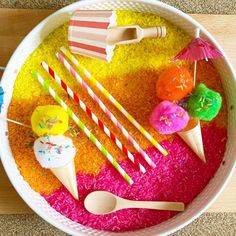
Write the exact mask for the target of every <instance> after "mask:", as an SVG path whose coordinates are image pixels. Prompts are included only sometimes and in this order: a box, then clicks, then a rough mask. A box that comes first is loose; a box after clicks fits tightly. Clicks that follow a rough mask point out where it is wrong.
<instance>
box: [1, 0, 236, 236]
mask: <svg viewBox="0 0 236 236" xmlns="http://www.w3.org/2000/svg"><path fill="white" fill-rule="evenodd" d="M118 1H119V0H118ZM118 1H116V0H82V1H79V2H75V3H72V4H70V5H68V6H65V7H63V8H61V9H59V10H57V11H55V12H54V13H52V14H51V15H49V16H48V17H46V18H45V19H44V20H42V21H41V22H40V23H39V24H37V25H36V26H35V27H34V28H33V29H32V30H31V31H30V32H29V33H28V34H27V35H26V36H25V37H24V39H23V40H22V41H21V43H20V44H19V45H18V46H17V48H16V50H15V51H14V53H13V54H12V56H11V57H10V59H9V61H8V63H7V66H6V69H5V71H4V73H3V76H2V80H1V84H2V83H7V76H6V74H7V71H8V68H9V67H10V65H12V64H14V61H15V59H16V57H17V55H18V54H19V51H20V50H21V47H22V45H23V44H24V42H25V41H27V39H28V38H29V37H30V36H31V35H34V34H37V32H38V30H39V29H40V28H41V27H43V26H44V25H46V24H47V22H48V21H49V20H50V19H52V18H53V17H54V16H56V15H59V14H60V13H63V12H70V11H71V9H73V8H76V7H83V6H86V5H91V4H95V3H104V2H118ZM127 1H129V2H140V3H144V4H145V3H146V4H151V5H155V6H159V7H161V8H163V9H165V10H167V11H169V12H172V13H174V14H177V15H179V16H180V17H182V18H184V19H185V20H187V21H188V22H190V23H191V24H192V25H195V26H196V27H199V28H200V29H201V31H202V32H204V34H205V35H207V37H208V38H210V40H211V41H212V42H213V43H214V44H215V45H216V46H217V47H218V48H219V49H220V50H221V52H222V53H223V55H224V59H225V61H226V63H227V66H228V67H229V70H230V72H231V73H232V75H233V77H234V78H236V73H235V72H234V69H233V66H232V64H231V62H230V60H229V58H228V56H227V55H226V54H225V52H224V50H223V48H222V47H221V46H220V44H219V43H218V42H217V41H216V40H215V38H214V37H213V36H212V35H211V34H210V33H209V32H208V31H207V30H206V29H205V27H203V26H202V25H201V24H199V23H198V22H197V21H196V20H194V19H193V18H192V17H191V16H189V15H187V14H186V13H184V12H182V11H181V10H179V9H177V8H175V7H173V6H170V5H168V4H166V3H163V2H160V1H156V0H127ZM122 2H123V1H122ZM124 2H125V1H124ZM234 80H235V83H236V79H234ZM3 156H4V155H3V151H2V150H1V149H0V158H1V161H2V164H3V167H4V169H5V172H6V174H7V176H8V178H9V179H10V182H11V184H12V185H13V186H14V188H15V190H16V191H17V193H18V194H19V195H20V196H21V198H22V199H23V200H24V201H25V202H26V204H27V205H28V206H29V207H30V208H31V209H32V210H33V211H34V212H35V213H37V214H38V215H39V216H40V217H41V218H42V219H44V220H46V221H47V222H49V223H50V224H52V225H53V226H55V227H56V228H58V229H60V230H62V231H64V232H66V233H69V234H71V235H81V236H82V235H86V234H85V233H83V234H80V233H79V232H75V231H74V230H72V229H70V228H69V227H67V226H64V225H61V224H60V223H59V222H58V221H56V220H54V219H52V218H50V217H49V216H47V215H46V216H45V213H44V211H42V210H41V209H40V208H39V207H36V206H35V205H34V204H32V203H31V201H30V200H29V199H28V198H27V194H26V193H25V192H24V191H22V190H21V189H20V186H18V185H17V184H16V183H15V181H14V179H13V176H12V175H11V174H10V173H11V172H10V168H9V166H8V165H7V159H5V158H3ZM235 167H236V160H235V161H234V164H233V165H232V168H231V170H230V171H228V173H227V174H226V177H225V181H224V183H223V184H222V185H221V186H220V187H219V188H218V190H217V191H216V194H215V195H214V197H212V198H211V199H210V200H209V201H208V202H206V203H204V204H203V205H204V206H203V207H202V208H201V209H200V210H199V211H198V212H197V213H196V214H194V216H192V217H191V218H190V219H188V220H185V221H183V222H182V223H180V224H179V225H178V226H172V227H171V228H170V229H169V230H166V231H165V232H163V233H162V234H159V235H169V234H171V233H173V232H176V231H178V230H180V229H181V228H183V227H185V226H186V225H188V224H190V223H191V222H192V221H194V220H195V219H196V218H197V217H199V216H200V215H201V214H202V213H203V212H205V211H206V210H207V209H208V208H209V207H210V206H211V205H212V203H213V202H214V201H215V200H216V198H217V197H218V196H219V195H220V194H221V193H222V191H223V190H224V189H225V187H226V185H227V184H228V182H229V181H230V179H231V177H232V175H233V173H234V171H235ZM100 232H102V231H100ZM134 232H135V231H134ZM124 233H128V232H124ZM116 234H120V233H116Z"/></svg>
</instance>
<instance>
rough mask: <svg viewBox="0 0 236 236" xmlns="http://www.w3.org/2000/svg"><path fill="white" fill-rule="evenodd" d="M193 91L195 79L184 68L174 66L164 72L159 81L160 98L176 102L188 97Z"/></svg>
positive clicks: (157, 85)
mask: <svg viewBox="0 0 236 236" xmlns="http://www.w3.org/2000/svg"><path fill="white" fill-rule="evenodd" d="M192 89H193V77H192V76H191V74H190V73H189V71H188V69H187V68H186V67H184V66H176V65H175V66H172V67H170V68H169V69H167V70H165V71H163V72H162V73H161V74H160V76H159V79H158V80H157V84H156V90H157V96H158V98H160V99H162V100H169V101H176V100H180V99H182V98H184V97H186V96H187V95H188V94H189V93H190V92H191V91H192Z"/></svg>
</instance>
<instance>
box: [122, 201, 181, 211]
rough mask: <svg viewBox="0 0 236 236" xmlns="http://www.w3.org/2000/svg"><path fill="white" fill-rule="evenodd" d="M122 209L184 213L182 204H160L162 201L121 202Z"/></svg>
mask: <svg viewBox="0 0 236 236" xmlns="http://www.w3.org/2000/svg"><path fill="white" fill-rule="evenodd" d="M121 205H123V206H121ZM121 205H120V206H121V207H122V208H145V209H155V210H166V211H184V203H183V202H162V201H131V200H126V201H123V202H122V204H121Z"/></svg>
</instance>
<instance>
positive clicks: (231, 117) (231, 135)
mask: <svg viewBox="0 0 236 236" xmlns="http://www.w3.org/2000/svg"><path fill="white" fill-rule="evenodd" d="M75 9H99V10H111V9H112V10H116V9H131V10H134V11H138V12H150V13H154V14H157V15H159V16H162V17H164V18H166V19H167V20H169V21H170V22H172V23H173V24H175V25H177V26H178V27H180V28H182V29H183V30H185V31H186V32H187V33H189V34H190V35H192V36H194V30H195V28H196V27H198V28H200V29H201V33H202V37H204V38H205V39H207V40H209V41H210V42H212V43H213V44H214V45H215V46H216V47H217V48H218V49H220V50H221V51H222V52H223V54H224V58H223V59H218V60H215V61H214V64H215V66H216V68H217V69H218V71H219V73H220V75H221V79H222V84H223V87H224V91H225V94H226V99H227V104H228V141H227V150H226V152H225V156H224V160H225V164H224V165H221V166H220V168H219V169H218V171H217V173H216V174H215V176H214V178H213V179H212V180H211V181H210V182H209V184H208V185H207V186H206V188H205V189H204V190H203V191H202V192H201V193H200V194H199V195H198V196H197V197H196V198H195V199H194V201H193V202H192V203H191V204H190V205H189V206H188V207H187V209H186V210H185V211H184V212H183V213H180V214H178V215H176V216H175V217H173V218H171V219H169V220H167V221H165V222H163V223H161V224H159V225H157V226H153V227H149V228H145V229H141V230H138V231H135V232H126V233H112V232H105V231H98V230H94V229H92V228H89V227H86V226H83V225H80V224H78V223H75V222H73V221H71V220H69V219H68V218H66V217H64V216H62V215H61V214H60V213H58V212H57V211H55V210H54V209H53V208H51V207H50V206H49V205H48V203H47V202H46V201H45V199H44V198H43V197H41V196H40V194H38V193H36V192H34V191H33V190H32V189H31V188H30V186H29V185H28V183H27V182H26V181H24V179H23V178H22V176H21V175H20V173H19V171H18V169H17V166H16V163H15V161H14V157H13V155H12V152H11V148H10V146H9V142H8V137H7V136H6V132H7V131H8V127H7V123H6V122H3V121H0V140H1V142H0V156H1V160H2V163H3V166H4V168H5V170H6V173H7V175H8V177H9V179H10V181H11V183H12V184H13V186H14V187H15V189H16V190H17V192H18V193H19V194H20V196H21V197H22V198H23V199H24V201H25V202H26V203H27V204H28V205H29V206H30V207H31V208H32V209H33V210H34V211H35V212H36V213H37V214H38V215H40V216H41V217H42V218H43V219H44V220H46V221H48V222H49V223H51V224H52V225H54V226H55V227H57V228H59V229H61V230H62V231H64V232H66V233H69V234H71V235H93V236H95V235H110V236H113V235H116V236H117V235H123V236H125V235H129V236H132V235H133V236H139V235H140V236H141V235H167V234H170V233H173V232H174V231H177V230H179V229H181V228H182V227H184V226H186V225H187V224H189V223H190V222H192V221H193V220H194V219H195V218H197V217H198V216H199V215H200V214H202V213H203V212H204V211H205V210H206V209H207V208H208V207H209V206H210V205H211V204H212V203H213V202H214V201H215V199H216V198H217V196H218V195H219V194H220V193H221V192H222V190H223V189H224V187H225V186H226V184H227V183H228V181H229V179H230V177H231V176H232V174H233V170H234V167H235V153H236V122H234V121H235V117H236V107H235V105H234V103H235V102H236V75H235V73H234V71H233V68H232V65H231V63H230V61H229V59H228V57H227V56H226V55H225V53H224V51H223V50H222V48H221V47H220V45H219V44H218V43H217V42H216V40H215V39H214V38H213V37H212V35H211V34H210V33H209V32H208V31H207V30H206V29H205V28H204V27H202V26H201V25H200V24H199V23H197V22H196V21H195V20H193V19H192V18H191V17H190V16H188V15H186V14H184V13H183V12H181V11H179V10H177V9H176V8H173V7H171V6H169V5H166V4H164V3H161V2H159V1H155V0H139V1H137V0H127V1H119V0H118V1H117V0H110V1H109V0H91V1H80V2H76V3H74V4H71V5H69V6H67V7H65V8H63V9H61V10H59V11H57V12H55V13H54V14H52V15H51V16H49V17H47V18H46V19H45V20H43V21H42V22H41V23H40V24H39V25H38V26H36V27H35V28H34V29H33V30H32V31H31V32H30V33H29V34H28V35H27V36H26V37H25V39H24V40H23V41H22V43H21V44H20V45H19V46H18V48H17V49H16V51H15V53H14V54H13V55H12V57H11V59H10V61H9V63H8V65H7V67H6V70H5V72H4V75H3V78H2V82H1V86H2V87H3V89H4V91H5V96H4V106H3V110H2V115H3V116H6V114H7V109H8V106H9V103H10V101H11V97H12V91H13V86H14V82H15V79H16V76H17V72H16V71H19V70H20V68H21V66H22V64H23V63H24V61H25V59H26V58H27V57H28V55H29V54H30V53H31V52H32V51H33V50H34V49H35V48H37V47H38V45H39V44H40V43H41V42H42V40H43V39H44V38H45V37H46V36H47V35H48V34H49V33H50V32H51V31H53V30H54V29H55V28H57V27H58V26H60V25H61V24H63V23H64V22H65V21H68V20H69V17H70V14H71V13H72V12H73V11H74V10H75Z"/></svg>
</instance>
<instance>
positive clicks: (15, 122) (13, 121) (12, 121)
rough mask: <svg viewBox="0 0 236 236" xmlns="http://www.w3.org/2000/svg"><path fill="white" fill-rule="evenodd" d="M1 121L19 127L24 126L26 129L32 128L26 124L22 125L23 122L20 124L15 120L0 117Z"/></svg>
mask: <svg viewBox="0 0 236 236" xmlns="http://www.w3.org/2000/svg"><path fill="white" fill-rule="evenodd" d="M0 120H5V121H9V122H11V123H14V124H17V125H21V126H24V127H26V128H30V129H31V128H32V127H31V126H30V125H26V124H23V123H21V122H18V121H15V120H11V119H9V118H4V117H1V116H0Z"/></svg>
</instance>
